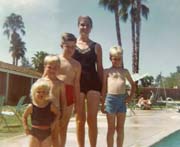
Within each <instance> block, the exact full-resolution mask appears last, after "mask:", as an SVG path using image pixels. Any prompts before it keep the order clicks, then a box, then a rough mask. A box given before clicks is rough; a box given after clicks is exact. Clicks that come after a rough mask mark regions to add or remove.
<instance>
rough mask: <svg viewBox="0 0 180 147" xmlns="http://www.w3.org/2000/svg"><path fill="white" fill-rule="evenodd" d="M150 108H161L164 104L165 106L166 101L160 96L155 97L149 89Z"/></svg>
mask: <svg viewBox="0 0 180 147" xmlns="http://www.w3.org/2000/svg"><path fill="white" fill-rule="evenodd" d="M149 101H150V105H151V108H153V107H156V108H157V107H159V108H160V109H162V108H163V107H164V106H166V102H165V101H164V100H163V98H162V96H160V97H157V96H155V95H154V93H153V91H151V96H150V98H149Z"/></svg>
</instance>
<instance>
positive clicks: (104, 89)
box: [101, 70, 107, 113]
mask: <svg viewBox="0 0 180 147" xmlns="http://www.w3.org/2000/svg"><path fill="white" fill-rule="evenodd" d="M106 93H107V71H106V70H104V74H103V82H102V90H101V111H102V113H104V103H105V96H106Z"/></svg>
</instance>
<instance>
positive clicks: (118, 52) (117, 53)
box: [109, 46, 123, 58]
mask: <svg viewBox="0 0 180 147" xmlns="http://www.w3.org/2000/svg"><path fill="white" fill-rule="evenodd" d="M122 54H123V49H122V47H121V46H112V47H111V48H110V50H109V55H110V58H111V57H121V56H122Z"/></svg>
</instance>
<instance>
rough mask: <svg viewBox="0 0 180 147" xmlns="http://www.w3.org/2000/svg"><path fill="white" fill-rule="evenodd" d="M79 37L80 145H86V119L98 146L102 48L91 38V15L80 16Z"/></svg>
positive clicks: (78, 134)
mask: <svg viewBox="0 0 180 147" xmlns="http://www.w3.org/2000/svg"><path fill="white" fill-rule="evenodd" d="M78 28H79V34H80V36H79V38H78V40H77V43H76V46H77V47H76V50H75V53H74V55H73V57H74V59H76V60H77V61H79V62H80V64H81V67H82V72H81V79H80V90H81V94H80V100H79V107H78V111H77V117H76V122H77V139H78V144H79V147H84V140H85V129H84V127H85V121H86V119H87V123H88V127H89V129H88V131H89V132H88V134H89V140H90V145H91V147H96V142H97V112H98V105H99V101H100V91H101V87H102V85H101V81H102V75H103V74H102V73H103V66H102V48H101V46H100V45H99V44H98V43H96V42H94V41H92V40H90V38H89V34H90V32H91V29H92V19H91V18H90V17H89V16H80V17H79V18H78ZM85 98H86V99H87V107H86V108H87V116H86V111H85V104H86V103H85Z"/></svg>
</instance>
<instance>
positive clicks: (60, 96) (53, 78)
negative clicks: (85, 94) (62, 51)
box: [38, 55, 66, 147]
mask: <svg viewBox="0 0 180 147" xmlns="http://www.w3.org/2000/svg"><path fill="white" fill-rule="evenodd" d="M59 66H60V60H59V57H58V56H55V55H48V56H46V57H45V59H44V73H43V76H42V78H40V79H39V80H38V81H46V82H47V83H48V84H49V85H50V87H51V89H50V96H51V101H52V102H53V104H54V105H55V106H56V107H57V108H58V110H59V113H60V118H61V117H62V115H63V110H64V106H65V105H66V99H65V87H64V82H63V81H60V80H59V79H58V78H57V73H58V72H59ZM51 136H52V143H53V147H59V144H60V143H59V122H57V124H56V126H55V128H54V129H53V130H52V135H51Z"/></svg>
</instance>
